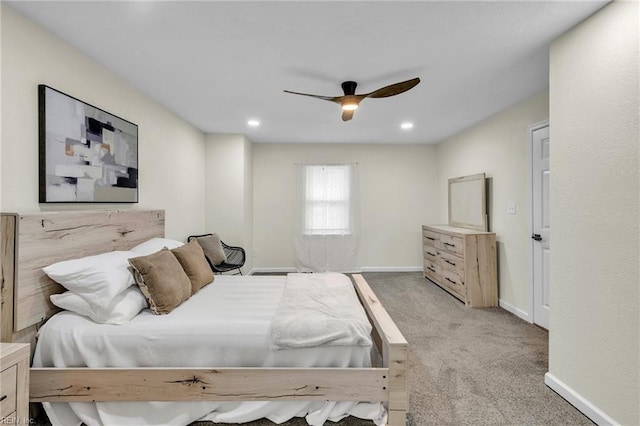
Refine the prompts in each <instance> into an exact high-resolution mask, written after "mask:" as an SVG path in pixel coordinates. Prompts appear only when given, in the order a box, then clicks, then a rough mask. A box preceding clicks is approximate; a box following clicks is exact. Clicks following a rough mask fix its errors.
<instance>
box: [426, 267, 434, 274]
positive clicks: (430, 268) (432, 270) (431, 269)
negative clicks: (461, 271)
mask: <svg viewBox="0 0 640 426" xmlns="http://www.w3.org/2000/svg"><path fill="white" fill-rule="evenodd" d="M427 269H428V270H430V271H431V272H433V273H434V274H435V273H436V270H435V269H433V268H432V267H431V266H429V267H428V268H427Z"/></svg>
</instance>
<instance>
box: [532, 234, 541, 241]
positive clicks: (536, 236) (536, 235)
mask: <svg viewBox="0 0 640 426" xmlns="http://www.w3.org/2000/svg"><path fill="white" fill-rule="evenodd" d="M531 238H533V239H534V240H536V241H542V236H541V235H540V234H533V235H532V236H531Z"/></svg>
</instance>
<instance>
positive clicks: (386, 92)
mask: <svg viewBox="0 0 640 426" xmlns="http://www.w3.org/2000/svg"><path fill="white" fill-rule="evenodd" d="M418 83H420V79H419V78H417V77H416V78H412V79H411V80H407V81H402V82H400V83H395V84H391V85H389V86H385V87H382V88H380V89H378V90H374V91H373V92H371V93H368V94H367V95H366V97H367V98H387V97H389V96H395V95H399V94H400V93H404V92H406V91H407V90H409V89H413V88H414V87H416V86H417V85H418Z"/></svg>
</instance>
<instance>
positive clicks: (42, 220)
mask: <svg viewBox="0 0 640 426" xmlns="http://www.w3.org/2000/svg"><path fill="white" fill-rule="evenodd" d="M0 235H1V245H0V250H1V262H0V265H1V269H0V271H1V272H0V277H1V279H2V280H1V284H2V287H1V303H2V305H1V324H2V328H1V335H0V341H3V342H11V341H25V340H26V341H29V340H30V337H26V336H27V335H30V334H32V333H33V330H32V329H34V328H35V326H36V325H37V324H39V323H40V322H42V321H43V320H45V319H47V318H49V317H50V316H51V315H53V314H54V313H55V312H56V311H57V308H55V307H54V306H53V305H52V304H51V302H50V301H49V296H50V295H52V294H56V293H60V292H62V291H63V290H64V289H63V288H62V287H61V286H60V285H59V284H56V283H55V282H54V281H52V280H51V279H50V278H49V277H47V276H46V275H45V274H44V272H42V268H43V267H45V266H47V265H50V264H52V263H55V262H59V261H62V260H69V259H75V258H79V257H84V256H90V255H94V254H99V253H104V252H107V251H113V250H127V249H129V248H131V247H133V246H135V245H137V244H139V243H141V242H144V241H146V240H148V239H150V238H153V237H164V211H163V210H112V211H61V212H40V213H33V214H15V213H2V216H1V234H0ZM23 337H26V338H23Z"/></svg>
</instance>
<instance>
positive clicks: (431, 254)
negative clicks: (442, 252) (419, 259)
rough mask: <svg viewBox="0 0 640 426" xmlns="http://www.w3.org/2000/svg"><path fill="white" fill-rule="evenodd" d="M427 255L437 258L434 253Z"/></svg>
mask: <svg viewBox="0 0 640 426" xmlns="http://www.w3.org/2000/svg"><path fill="white" fill-rule="evenodd" d="M427 254H428V255H429V256H434V257H435V254H433V253H429V252H427Z"/></svg>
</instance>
